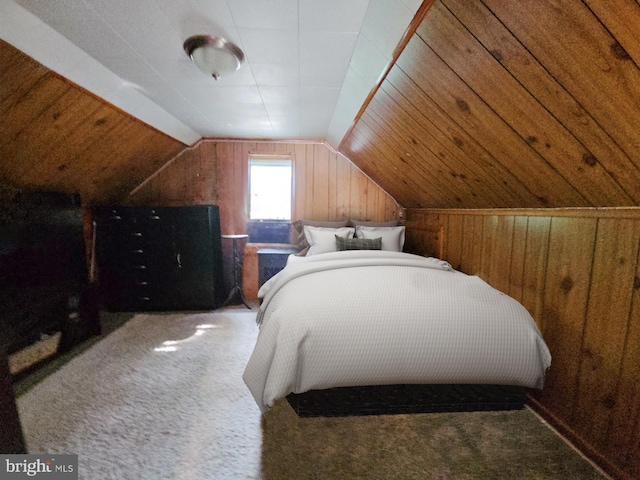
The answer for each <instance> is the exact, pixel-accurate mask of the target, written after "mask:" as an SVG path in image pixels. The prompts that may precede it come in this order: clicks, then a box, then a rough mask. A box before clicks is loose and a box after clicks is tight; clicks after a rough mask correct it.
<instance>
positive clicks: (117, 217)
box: [109, 215, 122, 220]
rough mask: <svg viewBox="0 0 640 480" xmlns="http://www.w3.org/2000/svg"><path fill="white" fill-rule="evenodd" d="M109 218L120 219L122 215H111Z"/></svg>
mask: <svg viewBox="0 0 640 480" xmlns="http://www.w3.org/2000/svg"><path fill="white" fill-rule="evenodd" d="M109 219H110V220H122V217H121V216H120V215H111V216H110V217H109Z"/></svg>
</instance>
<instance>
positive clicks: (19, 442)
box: [0, 345, 27, 454]
mask: <svg viewBox="0 0 640 480" xmlns="http://www.w3.org/2000/svg"><path fill="white" fill-rule="evenodd" d="M0 419H2V426H1V427H0V453H7V454H18V453H26V452H27V449H26V447H25V443H24V436H23V434H22V427H21V426H20V418H19V417H18V409H17V408H16V402H15V396H14V392H13V381H12V379H11V374H10V373H9V364H8V363H7V355H6V352H5V348H4V346H2V345H0Z"/></svg>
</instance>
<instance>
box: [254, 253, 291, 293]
mask: <svg viewBox="0 0 640 480" xmlns="http://www.w3.org/2000/svg"><path fill="white" fill-rule="evenodd" d="M296 252H297V250H296V249H293V248H261V249H260V250H258V282H259V287H261V286H262V285H263V284H264V282H266V281H267V280H269V279H270V278H271V277H273V276H274V275H275V274H276V273H278V272H279V271H280V270H282V269H283V268H284V267H285V265H286V264H287V258H288V257H289V255H291V254H292V253H296Z"/></svg>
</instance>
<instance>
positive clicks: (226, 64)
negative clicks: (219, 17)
mask: <svg viewBox="0 0 640 480" xmlns="http://www.w3.org/2000/svg"><path fill="white" fill-rule="evenodd" d="M182 46H183V48H184V51H185V52H187V55H189V58H191V60H193V63H195V64H196V65H197V66H198V68H199V69H200V70H202V71H203V72H204V73H206V74H207V75H210V76H212V77H213V78H215V79H216V80H218V79H219V78H220V77H222V76H224V75H227V74H229V73H233V72H235V71H236V70H238V69H239V68H240V65H242V62H244V53H243V52H242V50H241V49H240V47H238V46H237V45H236V44H234V43H232V42H230V41H228V40H226V39H225V38H222V37H215V36H210V35H194V36H192V37H189V38H187V39H186V40H185V41H184V44H183V45H182Z"/></svg>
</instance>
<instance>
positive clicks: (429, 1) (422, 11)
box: [338, 0, 435, 152]
mask: <svg viewBox="0 0 640 480" xmlns="http://www.w3.org/2000/svg"><path fill="white" fill-rule="evenodd" d="M434 2H435V0H424V1H423V2H422V5H420V8H418V11H417V12H416V14H415V15H414V16H413V20H411V23H410V24H409V26H408V27H407V29H406V30H405V32H404V34H403V35H402V38H401V39H400V41H399V42H398V45H396V48H395V49H394V50H393V54H392V55H391V58H390V59H389V61H388V62H387V64H386V65H385V67H384V69H383V70H382V73H381V74H380V76H379V77H378V81H377V82H376V84H375V85H374V87H373V88H372V89H371V91H370V92H369V95H367V98H366V99H365V100H364V102H363V103H362V106H361V107H360V110H359V111H358V114H357V115H356V116H355V118H354V119H353V122H352V123H351V126H350V127H349V129H348V130H347V131H346V133H345V134H344V135H343V137H342V140H341V141H340V144H339V145H338V151H339V152H341V151H342V147H343V144H344V141H345V140H346V139H347V138H348V137H349V135H350V134H351V131H352V130H353V129H354V127H355V126H356V124H357V123H358V121H359V120H360V117H362V115H363V114H364V112H365V110H366V109H367V107H368V106H369V103H370V102H371V100H373V97H374V96H375V94H376V93H377V92H378V89H380V86H381V85H382V83H383V82H384V81H385V79H386V78H387V75H388V74H389V72H390V71H391V69H392V68H393V66H394V65H395V64H396V61H397V60H398V58H399V57H400V55H401V54H402V52H403V51H404V49H405V47H406V46H407V44H408V43H409V40H411V38H412V37H413V34H414V33H416V30H417V29H418V27H419V26H420V24H421V23H422V20H424V17H425V16H426V15H427V12H428V11H429V9H431V7H432V6H433V3H434Z"/></svg>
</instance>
